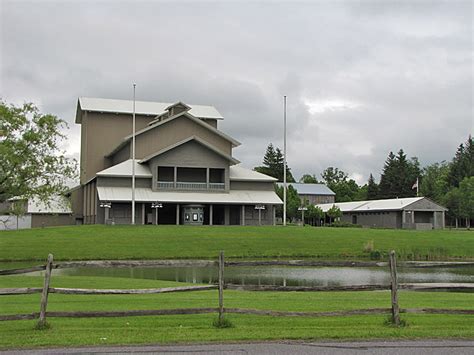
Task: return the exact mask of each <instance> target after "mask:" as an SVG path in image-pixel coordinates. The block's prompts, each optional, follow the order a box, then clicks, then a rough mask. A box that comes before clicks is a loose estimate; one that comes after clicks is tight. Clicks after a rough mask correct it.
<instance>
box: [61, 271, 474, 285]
mask: <svg viewBox="0 0 474 355" xmlns="http://www.w3.org/2000/svg"><path fill="white" fill-rule="evenodd" d="M54 274H56V275H68V276H104V277H125V278H135V279H153V280H166V281H177V282H188V283H215V282H216V281H217V277H218V275H217V268H212V267H205V268H194V267H181V268H120V269H111V268H110V269H104V268H71V269H59V270H54V271H53V275H54ZM225 282H226V283H233V284H241V285H245V284H254V285H279V286H347V285H374V284H388V283H389V282H390V273H389V270H388V268H349V267H347V268H346V267H317V268H307V267H281V266H261V267H227V268H226V269H225ZM399 282H402V283H403V282H409V283H412V282H413V283H414V282H474V267H461V268H430V269H419V268H400V269H399Z"/></svg>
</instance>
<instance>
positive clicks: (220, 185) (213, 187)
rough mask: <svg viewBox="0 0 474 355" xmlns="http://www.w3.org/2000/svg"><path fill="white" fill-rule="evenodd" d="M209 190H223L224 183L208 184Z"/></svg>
mask: <svg viewBox="0 0 474 355" xmlns="http://www.w3.org/2000/svg"><path fill="white" fill-rule="evenodd" d="M209 190H225V183H223V182H210V183H209Z"/></svg>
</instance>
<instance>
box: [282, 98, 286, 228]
mask: <svg viewBox="0 0 474 355" xmlns="http://www.w3.org/2000/svg"><path fill="white" fill-rule="evenodd" d="M283 225H284V226H286V95H285V96H283Z"/></svg>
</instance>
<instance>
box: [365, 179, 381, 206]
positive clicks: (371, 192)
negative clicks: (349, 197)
mask: <svg viewBox="0 0 474 355" xmlns="http://www.w3.org/2000/svg"><path fill="white" fill-rule="evenodd" d="M378 196H379V186H378V185H377V183H376V182H375V179H374V176H373V175H372V174H370V176H369V181H368V182H367V200H376V199H377V198H378Z"/></svg>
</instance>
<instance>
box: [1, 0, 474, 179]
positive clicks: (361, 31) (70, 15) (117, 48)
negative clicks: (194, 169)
mask: <svg viewBox="0 0 474 355" xmlns="http://www.w3.org/2000/svg"><path fill="white" fill-rule="evenodd" d="M472 3H473V2H472V1H456V0H451V1H446V2H442V1H402V2H395V1H393V2H392V1H390V2H388V1H329V0H326V1H313V2H294V1H292V2H278V3H277V2H251V1H247V2H243V1H240V2H220V3H216V2H197V1H193V2H176V1H175V2H164V1H141V2H138V1H120V2H118V1H84V0H82V1H62V2H60V1H18V0H16V1H7V0H0V4H1V5H0V23H1V33H0V54H1V56H0V97H1V98H3V100H5V101H7V102H15V103H21V102H23V101H33V102H35V103H37V104H38V105H39V106H40V107H41V109H42V110H43V111H44V112H48V113H53V114H56V115H58V116H59V117H61V118H63V119H65V120H66V121H68V122H69V124H70V131H69V133H68V142H67V145H66V146H65V149H67V151H68V152H69V153H70V154H72V155H74V156H78V155H79V151H80V145H79V142H80V140H79V135H80V130H79V126H78V125H76V124H74V114H75V109H76V102H77V98H78V97H79V96H87V97H103V98H115V99H130V98H131V96H132V83H133V82H136V83H137V99H139V100H150V101H162V102H175V101H183V102H185V103H190V104H208V105H213V106H215V107H216V108H217V109H218V110H219V111H220V112H221V114H222V115H223V116H224V117H225V120H224V122H222V123H221V124H220V127H219V128H220V129H221V130H223V131H224V132H226V133H227V134H229V135H231V136H233V137H234V138H236V139H237V140H239V141H241V142H242V146H240V147H238V148H236V149H235V150H234V156H235V157H236V158H237V159H239V160H241V161H242V163H243V165H244V166H246V167H250V168H252V167H254V166H256V165H259V164H260V163H261V160H262V156H263V154H264V152H265V149H266V146H267V145H268V143H270V142H273V143H274V144H275V145H277V146H280V147H282V146H283V95H287V96H288V162H289V166H290V167H291V168H292V171H293V174H294V175H295V177H296V178H299V177H300V176H301V175H302V174H304V173H311V174H316V175H318V176H319V174H320V173H321V172H322V170H323V169H325V168H326V167H328V166H335V167H338V168H340V169H343V170H344V171H346V172H348V173H349V174H350V175H351V176H352V177H354V178H355V179H356V180H357V181H358V182H359V183H365V181H366V179H367V177H368V175H369V174H370V173H374V175H375V176H376V178H378V177H379V174H380V172H381V169H382V166H383V163H384V161H385V159H386V157H387V154H388V152H389V151H391V150H392V151H397V150H398V149H400V148H403V149H404V150H405V152H406V153H407V154H408V156H414V155H416V156H418V157H419V159H420V160H421V162H422V164H423V165H426V164H429V163H433V162H436V161H441V160H449V159H451V158H452V156H453V154H454V152H455V150H456V148H457V146H458V145H459V144H460V143H461V142H463V141H465V140H466V139H467V137H468V135H469V134H472V132H473V129H474V120H473V117H474V109H473V71H474V67H473V5H472Z"/></svg>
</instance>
